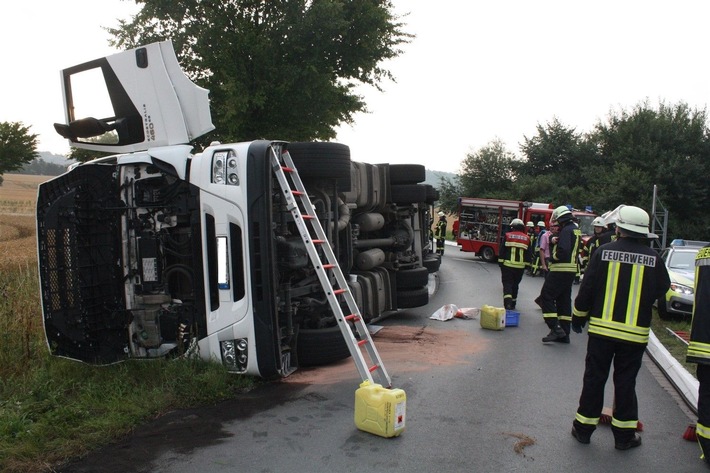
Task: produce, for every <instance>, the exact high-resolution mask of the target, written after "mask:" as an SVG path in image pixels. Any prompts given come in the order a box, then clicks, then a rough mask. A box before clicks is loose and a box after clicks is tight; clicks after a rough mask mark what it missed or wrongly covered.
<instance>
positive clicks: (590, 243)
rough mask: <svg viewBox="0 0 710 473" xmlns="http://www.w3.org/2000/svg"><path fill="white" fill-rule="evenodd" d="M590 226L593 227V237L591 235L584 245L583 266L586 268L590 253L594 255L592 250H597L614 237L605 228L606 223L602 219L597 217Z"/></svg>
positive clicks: (612, 231)
mask: <svg viewBox="0 0 710 473" xmlns="http://www.w3.org/2000/svg"><path fill="white" fill-rule="evenodd" d="M592 226H593V227H594V235H592V236H591V237H590V238H589V240H587V243H586V244H585V245H584V253H585V257H584V261H583V266H586V265H587V264H588V263H589V260H590V259H591V257H592V253H594V250H596V249H597V248H599V247H600V246H602V245H603V244H605V243H609V242H610V241H612V240H615V239H616V237H615V235H614V230H608V229H607V228H606V223H604V219H603V218H602V217H597V218H595V219H594V220H593V221H592Z"/></svg>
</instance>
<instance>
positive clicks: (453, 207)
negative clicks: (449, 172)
mask: <svg viewBox="0 0 710 473" xmlns="http://www.w3.org/2000/svg"><path fill="white" fill-rule="evenodd" d="M464 195H465V194H464V192H463V190H462V189H461V184H460V179H459V177H458V176H456V177H453V178H451V179H449V178H447V177H443V176H442V177H440V178H439V202H438V203H439V208H440V209H441V210H443V211H444V212H446V213H449V214H455V213H457V212H458V208H459V197H463V196H464Z"/></svg>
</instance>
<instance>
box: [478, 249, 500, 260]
mask: <svg viewBox="0 0 710 473" xmlns="http://www.w3.org/2000/svg"><path fill="white" fill-rule="evenodd" d="M481 259H482V260H483V261H485V262H486V263H494V262H495V261H496V259H497V258H496V254H495V252H494V251H493V248H491V247H490V246H484V247H483V248H482V249H481Z"/></svg>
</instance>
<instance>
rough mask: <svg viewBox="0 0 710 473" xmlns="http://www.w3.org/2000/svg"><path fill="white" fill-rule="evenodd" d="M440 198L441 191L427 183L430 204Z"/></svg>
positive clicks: (427, 198) (427, 201)
mask: <svg viewBox="0 0 710 473" xmlns="http://www.w3.org/2000/svg"><path fill="white" fill-rule="evenodd" d="M437 200H439V191H438V190H436V188H434V186H430V185H429V184H426V201H425V202H426V203H427V204H429V205H432V204H434V202H436V201H437Z"/></svg>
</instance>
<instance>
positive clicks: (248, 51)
mask: <svg viewBox="0 0 710 473" xmlns="http://www.w3.org/2000/svg"><path fill="white" fill-rule="evenodd" d="M139 3H142V4H143V7H142V9H141V11H140V12H139V13H138V14H137V15H136V16H135V17H133V19H132V21H130V22H126V21H121V22H120V26H119V27H118V28H115V29H109V30H108V31H109V32H110V33H111V34H112V35H114V37H115V40H114V41H113V42H112V44H113V45H115V46H118V47H126V48H130V47H136V46H139V45H141V44H147V43H151V42H155V41H159V40H168V39H169V40H172V42H173V45H174V47H175V49H176V52H177V54H178V58H179V60H180V63H181V65H182V67H183V69H184V70H185V71H186V73H187V74H188V75H189V76H190V77H191V79H192V80H193V81H195V82H196V83H197V84H199V85H201V86H203V87H205V88H207V89H209V90H210V97H211V102H212V118H213V122H214V124H215V126H216V130H215V131H214V132H212V133H211V134H210V136H209V138H208V137H203V138H202V139H201V143H203V144H204V143H206V142H209V141H211V140H214V139H217V140H222V141H248V140H252V139H257V138H263V137H269V138H278V139H285V140H290V141H297V140H313V139H319V140H328V139H331V138H334V137H335V135H336V131H335V128H336V126H338V125H339V124H342V123H343V122H345V123H352V122H353V115H354V114H355V113H358V112H366V111H367V108H366V104H365V103H364V102H363V100H362V97H361V96H358V95H357V94H356V93H355V91H354V87H355V86H356V85H358V84H369V85H371V86H374V87H377V88H378V89H379V84H380V83H381V82H382V81H383V80H384V79H393V77H392V75H391V74H390V72H389V71H387V70H385V69H383V68H382V67H381V66H380V64H381V63H382V61H384V60H387V59H392V58H394V57H397V56H399V55H400V54H401V52H402V51H401V50H400V49H399V46H400V45H402V44H404V43H407V42H409V41H410V40H411V38H413V36H412V35H410V34H408V33H405V32H404V31H403V29H402V28H403V24H402V23H401V22H400V17H398V16H395V15H394V14H393V13H392V8H393V7H392V3H391V1H390V0H359V1H345V0H320V1H313V0H228V1H218V2H217V1H203V0H181V1H172V2H166V1H164V0H140V1H139Z"/></svg>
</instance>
